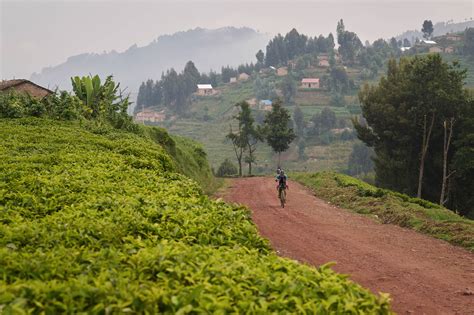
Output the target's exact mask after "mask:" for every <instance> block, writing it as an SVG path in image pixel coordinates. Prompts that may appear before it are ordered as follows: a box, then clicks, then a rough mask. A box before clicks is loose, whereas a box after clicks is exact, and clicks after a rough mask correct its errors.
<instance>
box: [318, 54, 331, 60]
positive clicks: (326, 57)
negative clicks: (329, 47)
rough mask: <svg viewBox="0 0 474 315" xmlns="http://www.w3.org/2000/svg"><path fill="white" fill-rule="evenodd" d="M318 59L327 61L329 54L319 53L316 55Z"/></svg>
mask: <svg viewBox="0 0 474 315" xmlns="http://www.w3.org/2000/svg"><path fill="white" fill-rule="evenodd" d="M318 60H319V61H321V60H327V61H329V55H328V54H325V53H323V54H319V55H318Z"/></svg>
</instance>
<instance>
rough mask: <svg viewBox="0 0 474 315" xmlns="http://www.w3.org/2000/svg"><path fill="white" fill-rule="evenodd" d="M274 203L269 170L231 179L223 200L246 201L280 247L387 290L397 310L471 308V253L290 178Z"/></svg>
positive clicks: (473, 309) (473, 275)
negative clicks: (354, 209)
mask: <svg viewBox="0 0 474 315" xmlns="http://www.w3.org/2000/svg"><path fill="white" fill-rule="evenodd" d="M289 185H290V190H289V192H288V204H287V206H286V207H285V209H282V208H280V206H279V202H278V199H277V192H276V189H275V184H274V182H273V180H272V179H271V178H261V177H260V178H259V177H254V178H245V179H237V180H234V181H232V182H231V186H230V187H229V188H228V189H227V191H226V192H225V193H224V194H223V196H222V197H223V198H224V199H225V200H227V201H231V202H237V203H241V204H245V205H247V206H248V207H249V208H250V209H252V213H253V214H252V217H253V221H254V222H255V224H256V225H257V226H258V229H259V231H260V233H261V235H262V236H263V237H265V238H267V239H269V240H270V242H271V243H272V246H273V248H274V249H275V250H277V251H278V252H279V253H280V255H282V256H286V257H290V258H293V259H296V260H298V261H301V262H306V263H308V264H311V265H320V264H323V263H326V262H329V261H334V262H336V263H337V265H336V266H334V269H335V270H336V271H338V272H341V273H346V274H350V275H351V279H353V280H354V281H356V282H358V283H360V284H361V285H363V286H364V287H366V288H369V289H371V290H372V291H373V292H375V293H377V292H388V293H390V294H391V296H392V299H393V302H392V305H393V309H394V311H396V312H397V313H399V314H429V315H432V314H471V315H472V314H474V295H469V292H472V291H474V254H472V253H469V252H467V251H466V250H463V249H461V248H457V247H455V246H451V245H449V244H448V243H445V242H443V241H439V240H436V239H433V238H430V237H427V236H424V235H422V234H419V233H416V232H413V231H410V230H408V229H403V228H400V227H397V226H394V225H387V224H385V225H384V224H380V223H377V222H375V221H373V220H371V219H370V218H367V217H363V216H360V215H357V214H353V213H350V212H349V211H347V210H342V209H338V208H335V207H333V206H331V205H329V204H327V203H326V202H324V201H322V200H320V199H318V198H316V197H314V196H313V194H312V193H311V192H310V191H309V190H308V189H306V188H305V187H303V186H302V185H299V184H297V183H294V182H290V183H289Z"/></svg>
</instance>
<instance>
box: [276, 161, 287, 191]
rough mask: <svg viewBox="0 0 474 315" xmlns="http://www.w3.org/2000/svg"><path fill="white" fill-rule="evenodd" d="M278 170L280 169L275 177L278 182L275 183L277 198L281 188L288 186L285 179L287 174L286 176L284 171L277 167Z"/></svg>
mask: <svg viewBox="0 0 474 315" xmlns="http://www.w3.org/2000/svg"><path fill="white" fill-rule="evenodd" d="M279 170H280V172H279V173H278V175H277V176H276V178H275V181H276V182H278V185H277V191H278V198H280V194H281V191H282V190H284V189H288V188H289V187H288V184H287V183H286V182H287V179H288V176H286V174H285V171H283V170H282V169H280V168H279Z"/></svg>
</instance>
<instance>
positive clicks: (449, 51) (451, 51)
mask: <svg viewBox="0 0 474 315" xmlns="http://www.w3.org/2000/svg"><path fill="white" fill-rule="evenodd" d="M444 52H445V53H447V54H452V53H454V47H453V46H448V47H446V48H445V49H444Z"/></svg>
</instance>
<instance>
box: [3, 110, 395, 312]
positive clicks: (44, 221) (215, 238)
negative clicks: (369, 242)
mask: <svg viewBox="0 0 474 315" xmlns="http://www.w3.org/2000/svg"><path fill="white" fill-rule="evenodd" d="M0 131H1V132H0V140H1V141H0V157H1V159H0V161H1V162H0V210H1V211H0V235H2V237H1V238H0V243H1V244H0V275H1V278H0V292H2V293H1V294H0V296H1V304H0V307H1V309H2V311H3V312H6V313H23V312H27V313H42V312H44V313H63V312H66V313H81V312H87V313H126V312H133V313H135V312H140V313H141V312H147V313H157V312H162V313H190V312H197V313H208V312H222V313H224V312H239V313H240V312H242V313H247V312H250V313H254V312H255V313H267V312H278V313H281V312H289V313H294V312H310V313H318V314H321V313H342V312H344V313H351V314H359V313H377V314H388V313H389V310H388V302H387V299H386V298H385V297H384V296H382V297H376V296H374V295H372V294H371V293H369V291H367V290H365V289H363V288H361V287H360V286H358V285H356V284H354V283H353V282H350V281H348V280H347V279H346V277H345V276H341V275H338V274H336V273H334V272H333V271H332V270H331V269H330V268H329V267H328V266H321V267H320V268H317V269H316V268H311V267H308V266H305V265H301V264H298V263H297V262H295V261H292V260H288V259H284V258H280V257H278V256H276V254H275V253H274V252H272V251H271V249H270V248H269V246H268V243H267V241H265V240H264V239H262V238H261V237H260V236H259V235H258V234H257V231H256V229H255V226H254V225H253V223H252V222H251V221H250V217H249V213H248V211H247V210H246V209H245V208H242V207H238V206H232V205H227V204H225V203H223V202H221V201H212V200H210V199H209V198H208V197H206V196H205V195H203V193H202V191H201V189H200V188H199V186H198V185H197V183H196V182H194V181H192V180H190V179H188V178H187V177H185V176H183V175H181V174H179V173H177V171H178V170H180V169H181V170H184V169H187V172H191V173H192V172H196V171H197V170H196V169H195V167H193V166H192V163H191V164H190V165H183V163H187V162H189V161H193V160H194V161H195V162H196V163H197V164H198V165H199V164H200V163H205V160H204V159H202V158H203V156H202V154H199V152H197V153H198V154H197V155H195V158H193V157H192V156H187V155H186V154H185V155H186V157H187V161H185V162H183V161H182V160H180V159H176V158H173V157H172V155H169V154H168V153H167V152H173V149H172V147H173V146H172V145H170V142H169V139H168V138H167V137H166V136H165V135H163V131H159V130H156V131H155V132H149V133H148V135H147V134H144V135H137V134H133V133H129V132H125V131H119V130H114V129H104V128H100V129H97V128H96V127H94V125H91V124H88V123H84V122H83V123H79V122H60V121H53V120H48V119H38V118H21V119H0ZM160 134H161V135H160ZM183 141H187V140H178V141H176V143H175V145H176V147H175V149H176V151H178V150H181V149H182V150H183V151H182V152H186V151H189V150H190V148H192V146H191V147H190V146H189V142H183ZM157 142H158V143H162V144H163V146H164V147H166V149H165V148H164V147H162V146H160V145H157ZM183 146H187V147H188V149H183V148H182V147H183ZM198 151H199V150H198ZM183 157H184V156H182V158H183ZM190 168H191V169H190ZM192 169H194V171H193V170H192Z"/></svg>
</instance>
